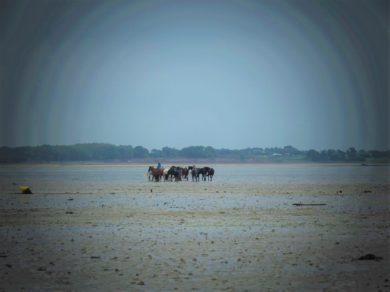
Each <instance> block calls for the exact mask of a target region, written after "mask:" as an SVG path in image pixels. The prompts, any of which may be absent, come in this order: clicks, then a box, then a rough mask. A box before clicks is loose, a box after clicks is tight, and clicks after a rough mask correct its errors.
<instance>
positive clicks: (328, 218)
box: [0, 163, 390, 291]
mask: <svg viewBox="0 0 390 292" xmlns="http://www.w3.org/2000/svg"><path fill="white" fill-rule="evenodd" d="M210 165H211V166H212V167H214V168H215V170H216V173H215V176H214V180H213V181H200V182H192V181H191V178H190V179H189V181H181V182H170V181H167V182H163V181H162V182H150V181H148V179H147V177H146V176H145V172H146V169H147V166H146V165H104V164H103V165H76V164H72V165H60V164H59V165H23V166H21V165H8V166H6V165H3V166H0V242H1V244H0V277H1V279H2V280H1V282H0V290H1V291H23V290H28V291H41V290H50V291H52V290H61V291H95V290H98V291H175V290H178V291H193V290H199V291H225V290H226V291H267V290H270V291H280V290H284V291H286V290H287V291H308V290H309V291H313V290H314V291H318V290H324V291H386V290H389V289H390V282H389V281H390V272H389V271H390V232H389V231H390V223H389V222H390V204H389V203H390V183H389V166H372V167H371V166H361V165H358V164H337V165H326V164H325V165H324V164H302V165H291V164H286V165H284V164H279V165H272V164H270V165H244V164H242V165H241V164H237V165H225V164H218V165H212V164H211V163H210ZM19 185H28V186H30V187H31V190H32V191H33V194H20V193H19V191H18V186H19Z"/></svg>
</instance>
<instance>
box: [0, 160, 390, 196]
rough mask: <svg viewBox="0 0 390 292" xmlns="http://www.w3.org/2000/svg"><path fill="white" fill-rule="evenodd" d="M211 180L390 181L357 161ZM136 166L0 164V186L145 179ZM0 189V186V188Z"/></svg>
mask: <svg viewBox="0 0 390 292" xmlns="http://www.w3.org/2000/svg"><path fill="white" fill-rule="evenodd" d="M210 166H211V167H213V168H214V169H215V175H214V181H216V182H221V183H224V182H232V183H234V182H237V183H246V182H247V183H253V182H255V183H272V184H286V183H289V184H301V183H389V182H390V166H389V165H382V166H361V165H360V164H337V165H336V164H297V165H296V164H280V165H279V164H254V165H253V164H228V165H225V164H216V165H211V164H210ZM146 172H147V166H146V165H144V166H139V165H28V166H26V165H20V166H19V165H0V183H1V185H0V187H3V186H4V185H7V184H8V185H9V184H29V183H31V182H34V181H39V182H42V183H44V182H48V183H49V182H50V183H62V184H79V183H92V184H96V185H101V184H105V183H109V184H128V183H132V182H145V181H147V177H146ZM0 190H1V189H0Z"/></svg>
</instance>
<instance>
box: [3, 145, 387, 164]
mask: <svg viewBox="0 0 390 292" xmlns="http://www.w3.org/2000/svg"><path fill="white" fill-rule="evenodd" d="M157 160H159V161H161V162H164V161H194V162H196V161H215V162H249V163H250V162H253V163H255V162H259V163H261V162H362V163H366V162H368V163H374V162H375V163H381V162H386V163H389V162H390V150H385V151H378V150H368V151H367V150H356V149H355V148H354V147H351V148H349V149H347V150H345V151H342V150H334V149H328V150H322V151H317V150H314V149H310V150H298V149H297V148H295V147H293V146H285V147H283V148H279V147H271V148H257V147H255V148H245V149H240V150H230V149H224V148H222V149H215V148H213V147H211V146H189V147H185V148H182V149H181V150H179V149H175V148H170V147H163V148H162V149H152V150H150V151H149V150H148V149H146V148H144V147H142V146H135V147H133V146H122V145H121V146H117V145H113V144H105V143H87V144H75V145H40V146H23V147H0V163H26V162H27V163H28V162H70V161H111V162H112V161H118V162H119V161H120V162H133V161H134V162H155V161H157Z"/></svg>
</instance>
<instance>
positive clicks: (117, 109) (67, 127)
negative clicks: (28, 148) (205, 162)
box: [0, 0, 390, 150]
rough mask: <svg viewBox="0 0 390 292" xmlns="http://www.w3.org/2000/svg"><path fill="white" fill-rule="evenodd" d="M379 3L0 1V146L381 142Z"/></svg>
mask: <svg viewBox="0 0 390 292" xmlns="http://www.w3.org/2000/svg"><path fill="white" fill-rule="evenodd" d="M389 12H390V10H389V2H388V1H375V0H374V1H356V0H324V1H321V0H316V1H312V0H284V1H283V0H275V1H273V0H267V1H251V0H241V1H238V0H234V1H233V0H226V1H222V0H221V1H213V0H207V1H202V0H197V1H169V0H166V1H162V0H161V1H160V0H158V1H157V0H151V1H121V0H115V1H111V0H107V1H102V0H93V1H92V0H67V1H65V0H45V1H43V0H34V1H29V0H25V1H24V0H23V1H22V0H2V1H0V146H25V145H41V144H51V145H64V144H66V145H67V144H75V143H91V142H103V143H112V144H116V145H133V146H137V145H142V146H144V147H146V148H148V149H152V148H157V149H160V148H162V147H165V146H168V147H175V148H179V149H180V148H183V147H186V146H195V145H204V146H212V147H215V148H229V149H242V148H246V147H283V146H286V145H293V146H294V147H297V148H299V149H302V150H308V149H312V148H313V149H317V150H322V149H329V148H332V149H342V150H344V149H348V148H349V147H356V148H357V149H366V150H370V149H378V150H385V149H390V129H389V127H390V126H389V125H390V118H389V109H390V103H389V100H390V98H389V67H390V60H389V15H390V14H389Z"/></svg>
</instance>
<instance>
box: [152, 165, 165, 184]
mask: <svg viewBox="0 0 390 292" xmlns="http://www.w3.org/2000/svg"><path fill="white" fill-rule="evenodd" d="M148 174H149V180H151V179H150V177H152V180H153V179H154V181H160V179H161V177H162V176H163V174H164V169H163V168H155V167H153V166H149V169H148Z"/></svg>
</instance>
